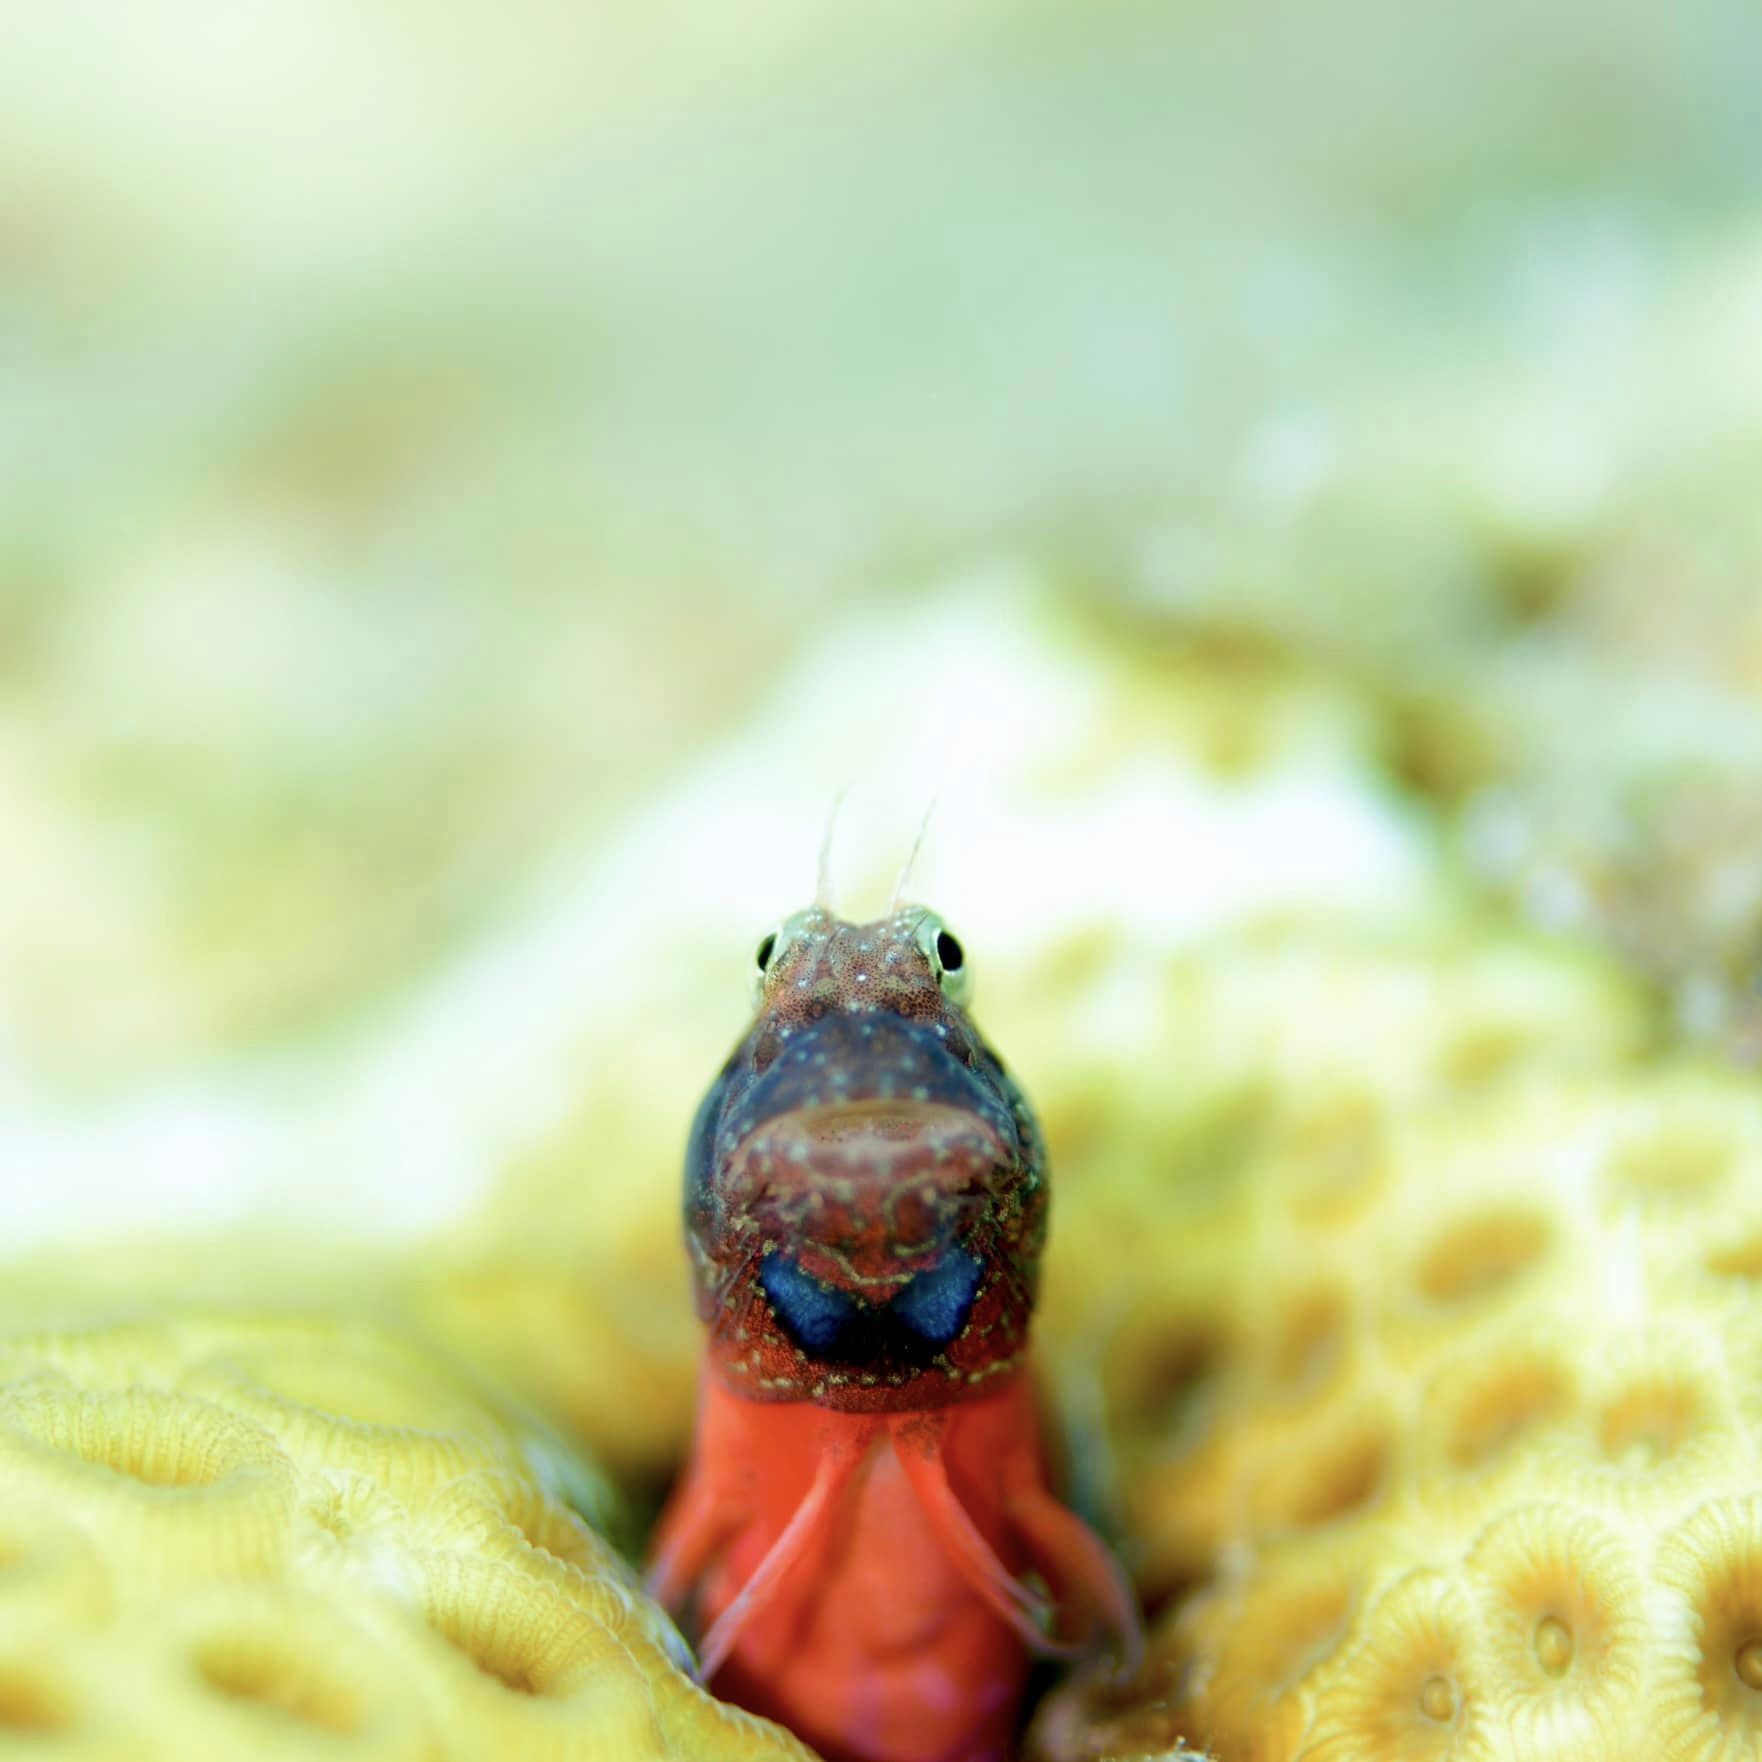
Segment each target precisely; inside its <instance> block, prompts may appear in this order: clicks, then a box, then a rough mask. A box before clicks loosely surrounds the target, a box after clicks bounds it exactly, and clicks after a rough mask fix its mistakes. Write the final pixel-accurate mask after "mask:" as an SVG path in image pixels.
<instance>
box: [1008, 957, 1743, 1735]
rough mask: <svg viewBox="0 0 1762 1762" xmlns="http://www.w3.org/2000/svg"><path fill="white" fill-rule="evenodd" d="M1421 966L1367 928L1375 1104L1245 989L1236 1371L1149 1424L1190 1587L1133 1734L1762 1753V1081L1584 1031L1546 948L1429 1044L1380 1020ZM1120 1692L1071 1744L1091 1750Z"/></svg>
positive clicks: (1224, 1213)
mask: <svg viewBox="0 0 1762 1762" xmlns="http://www.w3.org/2000/svg"><path fill="white" fill-rule="evenodd" d="M1318 946H1319V945H1318ZM1492 946H1493V945H1490V944H1489V945H1488V946H1487V948H1486V950H1485V951H1484V952H1485V955H1486V957H1487V958H1496V957H1494V956H1493V955H1492ZM1388 958H1389V957H1388V952H1387V949H1386V948H1385V949H1384V950H1383V951H1381V952H1380V953H1378V954H1376V955H1373V956H1371V957H1369V958H1365V957H1364V956H1362V955H1361V954H1360V953H1359V952H1358V951H1356V950H1354V949H1353V948H1352V947H1351V946H1350V945H1348V944H1338V945H1336V958H1335V964H1334V968H1333V980H1332V985H1331V987H1330V990H1331V994H1332V997H1333V999H1334V1003H1335V1007H1336V1010H1337V1012H1338V1013H1339V1014H1340V1015H1342V1016H1348V1017H1351V1018H1352V1019H1354V1020H1355V1021H1356V1022H1357V1023H1358V1025H1359V1032H1358V1034H1357V1036H1356V1038H1355V1039H1354V1041H1353V1044H1352V1048H1351V1057H1352V1059H1353V1060H1354V1061H1355V1062H1356V1064H1357V1067H1358V1071H1357V1075H1356V1077H1355V1078H1353V1079H1352V1082H1351V1086H1350V1087H1348V1083H1347V1080H1346V1079H1345V1078H1344V1076H1343V1075H1342V1074H1341V1073H1340V1072H1339V1070H1338V1069H1337V1068H1336V1061H1335V1057H1334V1055H1333V1054H1332V1052H1331V1050H1330V1049H1329V1048H1328V1047H1326V1046H1325V1045H1321V1044H1317V1045H1315V1046H1313V1047H1306V1048H1304V1050H1303V1053H1302V1056H1301V1057H1300V1058H1297V1059H1293V1058H1292V1056H1291V1051H1292V1048H1293V1045H1294V1044H1301V1041H1300V1039H1298V1040H1294V1035H1295V1034H1296V1032H1297V1031H1295V1030H1293V1028H1292V1027H1291V1026H1290V1024H1288V1023H1286V1022H1285V1021H1283V1020H1282V1019H1280V1018H1279V1005H1278V1003H1277V1000H1275V999H1271V998H1267V997H1265V996H1263V995H1257V992H1258V990H1259V983H1260V982H1259V980H1258V977H1257V976H1256V975H1254V974H1253V973H1252V972H1250V973H1249V974H1247V975H1246V976H1245V980H1244V985H1243V987H1242V988H1241V990H1239V991H1236V992H1233V993H1232V991H1231V984H1230V977H1229V975H1227V974H1222V973H1220V974H1219V975H1218V976H1217V977H1216V978H1215V979H1214V980H1213V988H1214V990H1215V991H1216V992H1218V993H1220V994H1226V995H1227V996H1228V1003H1227V1005H1226V1007H1225V1008H1223V1009H1222V1010H1221V1011H1220V1012H1219V1014H1220V1017H1221V1019H1224V1020H1231V1021H1233V1022H1234V1024H1235V1026H1234V1027H1233V1029H1232V1035H1231V1037H1232V1038H1233V1039H1234V1041H1235V1042H1236V1045H1235V1047H1234V1048H1233V1049H1232V1056H1233V1057H1234V1058H1235V1059H1237V1060H1239V1061H1240V1062H1241V1063H1243V1064H1246V1065H1248V1066H1249V1067H1250V1068H1257V1069H1258V1071H1259V1073H1260V1077H1259V1099H1258V1101H1257V1103H1256V1106H1257V1109H1258V1112H1259V1117H1260V1120H1261V1122H1262V1123H1261V1127H1260V1129H1259V1130H1258V1131H1257V1132H1256V1133H1254V1134H1252V1135H1250V1136H1249V1138H1248V1139H1247V1140H1246V1142H1245V1143H1244V1145H1243V1147H1242V1148H1241V1149H1240V1150H1239V1152H1238V1154H1237V1156H1236V1159H1235V1165H1234V1167H1233V1169H1232V1171H1231V1176H1232V1178H1231V1184H1230V1186H1229V1188H1228V1189H1227V1190H1223V1191H1222V1192H1220V1193H1219V1194H1218V1195H1217V1196H1216V1197H1215V1198H1214V1200H1213V1201H1212V1202H1211V1206H1210V1212H1209V1227H1210V1229H1211V1232H1212V1234H1211V1238H1210V1240H1211V1242H1213V1243H1219V1242H1221V1243H1225V1244H1227V1245H1228V1255H1227V1258H1226V1259H1225V1261H1224V1262H1223V1264H1224V1265H1225V1266H1226V1268H1227V1272H1226V1273H1225V1274H1224V1276H1223V1277H1222V1279H1221V1280H1220V1281H1219V1284H1218V1285H1217V1286H1215V1287H1213V1294H1214V1297H1215V1300H1216V1310H1215V1313H1214V1316H1213V1319H1212V1321H1211V1326H1210V1336H1209V1340H1210V1345H1209V1352H1208V1355H1207V1357H1206V1358H1205V1359H1204V1361H1203V1362H1201V1363H1199V1364H1197V1365H1196V1367H1195V1369H1194V1372H1193V1374H1192V1375H1191V1376H1190V1378H1189V1379H1188V1383H1187V1385H1186V1387H1185V1388H1184V1389H1183V1390H1182V1391H1181V1392H1180V1393H1179V1396H1178V1398H1177V1399H1176V1400H1175V1401H1174V1402H1173V1403H1172V1404H1171V1406H1170V1407H1169V1408H1168V1409H1167V1410H1166V1411H1165V1412H1164V1413H1163V1414H1162V1415H1161V1416H1160V1417H1159V1416H1158V1415H1156V1414H1155V1413H1154V1412H1152V1411H1149V1410H1145V1409H1132V1408H1126V1407H1121V1406H1116V1407H1115V1408H1114V1410H1113V1414H1112V1418H1113V1421H1114V1437H1115V1441H1116V1444H1117V1447H1118V1450H1119V1453H1120V1460H1121V1467H1122V1477H1123V1491H1124V1494H1125V1504H1126V1511H1127V1515H1128V1519H1129V1525H1128V1527H1129V1530H1130V1532H1131V1533H1132V1534H1133V1536H1134V1539H1135V1541H1136V1543H1137V1545H1138V1548H1139V1557H1138V1566H1139V1571H1140V1577H1141V1579H1142V1580H1143V1582H1145V1583H1146V1584H1147V1585H1148V1587H1149V1588H1150V1590H1151V1592H1152V1593H1153V1594H1156V1595H1161V1594H1167V1593H1176V1594H1177V1595H1176V1597H1175V1599H1174V1602H1173V1604H1172V1606H1171V1613H1170V1614H1169V1615H1168V1616H1167V1617H1166V1618H1165V1619H1163V1620H1162V1621H1161V1623H1160V1624H1159V1625H1158V1627H1157V1629H1156V1631H1155V1633H1154V1634H1153V1637H1152V1643H1151V1661H1150V1664H1149V1665H1148V1666H1147V1673H1146V1676H1145V1679H1144V1684H1143V1686H1142V1687H1141V1689H1140V1690H1139V1691H1138V1692H1137V1693H1136V1695H1134V1693H1133V1692H1132V1691H1130V1690H1128V1691H1125V1692H1124V1693H1123V1694H1122V1693H1121V1692H1119V1691H1115V1693H1114V1694H1113V1696H1112V1699H1111V1702H1110V1704H1109V1708H1108V1711H1107V1714H1106V1717H1107V1718H1108V1719H1110V1720H1112V1721H1114V1722H1115V1723H1116V1724H1118V1723H1119V1722H1121V1721H1123V1720H1126V1719H1128V1718H1132V1717H1135V1718H1137V1719H1138V1720H1139V1721H1140V1723H1142V1722H1143V1721H1144V1720H1146V1719H1151V1713H1150V1710H1151V1708H1152V1707H1154V1708H1155V1709H1157V1711H1156V1713H1155V1716H1154V1718H1153V1719H1151V1729H1153V1730H1154V1731H1155V1732H1156V1733H1158V1734H1159V1735H1161V1736H1162V1737H1164V1738H1165V1739H1167V1740H1169V1741H1172V1740H1173V1738H1174V1737H1175V1736H1176V1735H1182V1736H1185V1737H1186V1738H1187V1739H1189V1740H1190V1741H1194V1742H1198V1743H1201V1744H1204V1745H1206V1746H1208V1747H1209V1750H1210V1753H1211V1754H1213V1755H1214V1756H1215V1757H1216V1758H1217V1759H1218V1762H1348V1759H1349V1762H1428V1759H1435V1762H1446V1759H1448V1762H1469V1759H1479V1758H1487V1759H1489V1762H1492V1759H1494V1758H1499V1759H1503V1758H1508V1757H1521V1758H1523V1759H1524V1762H1615V1759H1617V1758H1625V1757H1627V1756H1637V1755H1640V1754H1645V1755H1647V1756H1653V1757H1656V1758H1657V1759H1658V1762H1686V1759H1688V1758H1694V1759H1696V1762H1700V1759H1702V1758H1706V1759H1708V1762H1735V1759H1736V1758H1738V1757H1744V1758H1749V1759H1752V1762H1753V1758H1754V1757H1756V1756H1757V1755H1762V1501H1759V1500H1757V1499H1756V1498H1755V1496H1754V1494H1753V1488H1754V1486H1755V1484H1756V1478H1757V1475H1758V1473H1759V1472H1762V1459H1759V1458H1758V1453H1757V1449H1756V1445H1755V1442H1754V1440H1755V1438H1756V1436H1757V1425H1758V1422H1759V1421H1762V1386H1759V1385H1758V1382H1757V1379H1756V1377H1755V1375H1754V1371H1753V1366H1754V1364H1755V1362H1756V1360H1757V1353H1758V1348H1759V1347H1762V1316H1758V1314H1757V1312H1756V1308H1755V1304H1754V1291H1755V1287H1756V1283H1757V1280H1758V1278H1759V1277H1762V1251H1759V1250H1758V1244H1759V1243H1762V1216H1759V1214H1758V1200H1757V1198H1756V1195H1757V1194H1758V1193H1759V1192H1762V1097H1759V1096H1758V1094H1757V1092H1756V1090H1755V1088H1754V1085H1753V1083H1752V1082H1750V1081H1749V1080H1747V1079H1745V1078H1743V1077H1742V1076H1740V1075H1738V1074H1735V1073H1728V1072H1725V1071H1722V1070H1719V1069H1715V1068H1708V1067H1703V1066H1699V1065H1689V1064H1685V1063H1681V1062H1674V1061H1672V1060H1670V1059H1668V1058H1665V1057H1662V1056H1654V1057H1650V1058H1648V1057H1647V1056H1646V1054H1645V1053H1644V1051H1643V1048H1642V1044H1641V1042H1640V1041H1639V1040H1637V1039H1631V1040H1627V1041H1625V1042H1624V1041H1623V1040H1622V1038H1621V1036H1619V1035H1617V1034H1609V1035H1608V1036H1607V1037H1605V1038H1603V1039H1602V1040H1601V1041H1600V1042H1599V1039H1598V1037H1597V1034H1596V1031H1595V1028H1594V1026H1593V1023H1594V1019H1595V1016H1596V1014H1597V1004H1596V1002H1595V998H1596V993H1597V982H1596V980H1595V979H1594V978H1592V977H1589V976H1586V975H1581V978H1580V980H1579V981H1576V983H1580V984H1582V989H1581V990H1579V992H1578V996H1579V998H1580V1000H1581V1004H1582V1006H1583V1007H1584V1009H1585V1010H1586V1012H1587V1014H1586V1016H1585V1017H1584V1018H1583V1019H1582V1020H1581V1021H1580V1022H1579V1023H1578V1024H1576V1025H1575V1024H1574V1021H1573V1017H1572V1014H1571V1012H1570V1010H1565V1011H1563V1010H1562V1009H1561V1007H1560V1000H1561V999H1562V998H1563V997H1564V996H1567V995H1570V994H1571V993H1570V987H1569V986H1566V985H1563V984H1562V980H1563V979H1565V978H1566V976H1567V975H1568V974H1569V973H1570V971H1571V969H1570V967H1566V966H1561V967H1556V968H1554V969H1553V970H1552V971H1550V969H1549V957H1548V956H1547V955H1546V954H1545V953H1543V952H1542V951H1539V950H1537V951H1535V952H1534V953H1533V954H1532V955H1531V956H1530V957H1529V959H1530V960H1531V962H1532V970H1533V972H1534V973H1535V974H1536V975H1537V976H1538V977H1539V976H1540V975H1543V974H1546V975H1547V977H1546V978H1545V979H1544V980H1542V982H1540V983H1531V984H1529V985H1528V986H1527V987H1526V986H1523V985H1515V984H1514V985H1508V986H1506V987H1505V988H1504V992H1503V996H1504V1004H1505V1007H1504V1008H1503V1009H1502V1011H1501V1012H1500V1015H1499V1027H1498V1030H1497V1032H1496V1033H1495V1032H1492V1031H1490V1030H1489V1028H1488V1026H1487V1024H1486V1023H1485V1022H1483V1021H1478V1020H1477V1025H1476V1026H1475V1027H1474V1028H1473V1029H1472V1030H1470V1029H1468V1028H1466V1027H1465V1026H1464V1020H1463V1017H1464V1015H1469V1016H1473V1017H1476V1018H1480V1017H1481V1016H1482V1015H1483V1014H1484V1005H1483V1004H1482V1003H1481V1002H1480V1001H1479V996H1482V995H1484V994H1485V987H1484V986H1483V985H1479V984H1476V983H1474V982H1472V980H1471V981H1470V982H1468V983H1460V982H1458V983H1456V984H1454V985H1453V988H1452V989H1450V990H1448V991H1445V992H1441V993H1437V994H1434V996H1433V1004H1434V1007H1435V1009H1436V1011H1437V1019H1436V1020H1433V1021H1430V1022H1428V1023H1427V1024H1426V1025H1425V1028H1424V1031H1423V1033H1421V1032H1419V1031H1418V1029H1417V1027H1416V1025H1415V1024H1414V1023H1413V1022H1412V1021H1411V1019H1408V1020H1405V1021H1404V1020H1403V1019H1402V1017H1401V1015H1400V1013H1399V1012H1392V1011H1389V1010H1387V1009H1386V1008H1385V1009H1384V1010H1382V1011H1381V1012H1380V1013H1378V1012H1374V1011H1372V1010H1369V1009H1367V1008H1366V1007H1365V1005H1366V1000H1367V998H1369V997H1376V996H1378V995H1379V994H1380V995H1381V996H1383V997H1384V998H1386V997H1387V996H1388V992H1387V990H1386V988H1384V986H1383V982H1382V980H1381V979H1380V978H1378V977H1376V976H1375V975H1376V973H1377V969H1378V968H1382V969H1383V970H1384V971H1385V972H1386V969H1387V965H1388ZM1501 958H1505V959H1506V960H1507V962H1508V963H1509V956H1508V955H1507V956H1504V957H1501ZM1437 964H1438V965H1440V966H1441V965H1442V963H1441V962H1440V963H1437ZM1474 967H1475V960H1474V957H1473V956H1472V955H1463V956H1461V957H1459V958H1458V961H1457V966H1456V977H1457V980H1458V981H1461V980H1462V979H1464V978H1465V977H1466V976H1468V975H1472V974H1473V972H1474ZM1434 970H1436V969H1435V968H1434ZM1512 970H1513V969H1512V968H1511V966H1510V965H1509V964H1508V965H1507V971H1508V972H1510V971H1512ZM1477 994H1479V995H1477ZM1309 1007H1311V1006H1310V1005H1309V1004H1301V1005H1300V1008H1304V1009H1307V1008H1309ZM1263 1011H1264V1019H1263V1017H1262V1013H1261V1012H1263ZM1607 1020H1608V1019H1607V1018H1606V1022H1607ZM1544 1021H1547V1022H1549V1023H1550V1026H1549V1027H1548V1028H1547V1029H1543V1027H1542V1023H1543V1022H1544ZM1257 1023H1258V1024H1260V1025H1259V1026H1258V1027H1257ZM1391 1033H1392V1036H1393V1037H1392V1039H1390V1040H1385V1038H1384V1037H1383V1036H1384V1035H1389V1034H1391ZM1469 1045H1473V1046H1475V1047H1478V1048H1479V1051H1477V1052H1476V1053H1475V1055H1474V1056H1468V1055H1467V1054H1466V1053H1465V1052H1464V1051H1463V1050H1462V1049H1463V1048H1464V1047H1465V1046H1469ZM1495 1045H1496V1046H1497V1048H1498V1050H1497V1051H1496V1052H1495ZM1442 1048H1451V1049H1453V1050H1452V1051H1451V1052H1450V1053H1449V1055H1448V1056H1439V1049H1442ZM1203 1056H1205V1057H1206V1058H1208V1059H1214V1060H1215V1059H1216V1058H1217V1056H1218V1048H1217V1045H1216V1044H1215V1043H1214V1044H1212V1045H1209V1046H1207V1047H1206V1048H1205V1050H1204V1055H1203ZM1349 1094H1350V1095H1351V1096H1352V1099H1351V1101H1350V1103H1349V1104H1348V1102H1347V1101H1346V1099H1345V1098H1346V1097H1347V1096H1348V1095H1349ZM1343 1144H1344V1145H1345V1146H1347V1148H1346V1149H1345V1150H1344V1151H1343V1150H1342V1145H1343ZM1124 1276H1127V1277H1129V1275H1124ZM1195 1593H1196V1594H1195ZM1171 1684H1172V1685H1174V1686H1173V1689H1172V1690H1171V1688H1170V1686H1169V1685H1171ZM1092 1693H1093V1690H1092V1689H1081V1688H1075V1689H1071V1690H1067V1691H1065V1692H1063V1693H1062V1694H1060V1695H1057V1696H1055V1697H1054V1699H1053V1702H1052V1704H1051V1706H1050V1707H1049V1708H1048V1710H1047V1711H1046V1712H1045V1713H1044V1714H1043V1715H1042V1717H1041V1720H1040V1728H1039V1729H1040V1732H1041V1734H1042V1736H1041V1740H1040V1747H1039V1749H1038V1751H1037V1752H1036V1753H1037V1755H1039V1756H1044V1757H1047V1758H1051V1759H1057V1762H1062V1758H1064V1757H1067V1756H1074V1755H1080V1754H1082V1753H1083V1752H1082V1741H1083V1740H1082V1739H1081V1738H1080V1737H1077V1736H1073V1735H1072V1732H1073V1730H1075V1731H1079V1732H1080V1731H1083V1730H1089V1731H1093V1730H1096V1729H1099V1727H1098V1726H1097V1724H1096V1723H1095V1719H1091V1721H1090V1723H1089V1724H1088V1725H1087V1726H1085V1725H1084V1723H1083V1719H1082V1717H1081V1716H1080V1714H1079V1713H1077V1712H1074V1711H1073V1709H1080V1708H1081V1707H1082V1706H1083V1705H1084V1704H1085V1703H1084V1700H1083V1697H1084V1696H1085V1695H1088V1694H1092ZM1099 1717H1100V1715H1096V1718H1097V1719H1098V1718H1099ZM1054 1730H1059V1731H1062V1732H1063V1734H1064V1735H1063V1736H1062V1738H1061V1739H1060V1741H1059V1742H1058V1743H1053V1742H1050V1741H1048V1740H1047V1739H1046V1737H1045V1734H1046V1733H1048V1732H1051V1731H1054Z"/></svg>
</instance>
